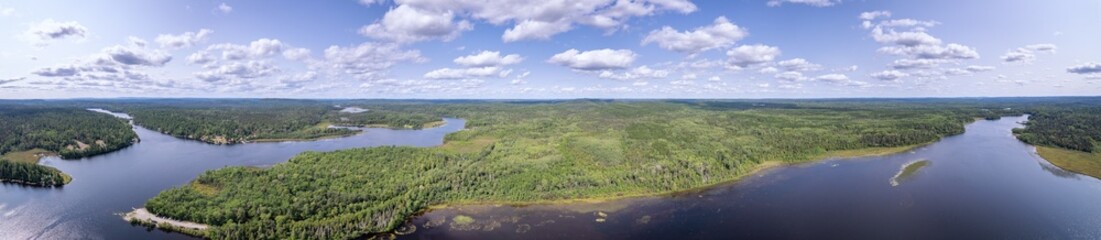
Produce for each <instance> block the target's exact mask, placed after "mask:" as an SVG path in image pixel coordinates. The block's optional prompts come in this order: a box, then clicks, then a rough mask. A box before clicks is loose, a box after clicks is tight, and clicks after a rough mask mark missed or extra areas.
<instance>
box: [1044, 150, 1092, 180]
mask: <svg viewBox="0 0 1101 240" xmlns="http://www.w3.org/2000/svg"><path fill="white" fill-rule="evenodd" d="M1026 144H1027V143H1026ZM1029 145H1030V146H1033V147H1034V148H1035V150H1034V153H1036V156H1037V157H1040V158H1041V159H1043V160H1044V161H1047V162H1048V163H1050V164H1051V165H1054V166H1056V167H1059V168H1061V169H1063V170H1067V171H1069V172H1073V173H1077V174H1080V175H1082V176H1087V177H1092V178H1095V179H1098V180H1101V153H1086V152H1079V151H1074V150H1068V149H1063V148H1058V147H1048V146H1040V145H1032V144H1029Z"/></svg>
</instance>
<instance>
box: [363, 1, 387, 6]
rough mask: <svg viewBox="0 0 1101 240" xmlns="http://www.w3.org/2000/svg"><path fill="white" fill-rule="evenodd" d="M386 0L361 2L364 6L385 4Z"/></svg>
mask: <svg viewBox="0 0 1101 240" xmlns="http://www.w3.org/2000/svg"><path fill="white" fill-rule="evenodd" d="M385 2H386V0H359V4H362V5H363V6H371V5H375V4H383V3H385Z"/></svg>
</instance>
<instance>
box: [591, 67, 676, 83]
mask: <svg viewBox="0 0 1101 240" xmlns="http://www.w3.org/2000/svg"><path fill="white" fill-rule="evenodd" d="M599 76H600V78H607V79H615V80H638V79H645V78H651V79H653V78H665V77H667V76H669V71H666V70H658V69H652V68H650V67H647V66H640V67H636V68H632V69H630V70H627V71H623V72H621V73H615V72H612V71H608V70H605V71H602V72H600V75H599Z"/></svg>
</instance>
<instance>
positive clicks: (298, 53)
mask: <svg viewBox="0 0 1101 240" xmlns="http://www.w3.org/2000/svg"><path fill="white" fill-rule="evenodd" d="M283 57H284V58H287V59H288V60H295V61H302V60H306V59H309V58H310V49H307V48H291V49H287V50H285V51H283Z"/></svg>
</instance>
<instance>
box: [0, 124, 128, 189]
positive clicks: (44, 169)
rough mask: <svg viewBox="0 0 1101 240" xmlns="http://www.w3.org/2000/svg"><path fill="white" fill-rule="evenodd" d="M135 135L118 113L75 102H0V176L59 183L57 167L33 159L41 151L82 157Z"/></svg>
mask: <svg viewBox="0 0 1101 240" xmlns="http://www.w3.org/2000/svg"><path fill="white" fill-rule="evenodd" d="M136 140H137V135H135V134H134V132H133V131H132V130H131V129H130V125H129V124H127V123H126V122H125V121H123V120H121V119H117V118H115V117H112V116H109V115H107V114H102V113H94V112H91V111H87V110H84V109H79V108H61V107H43V106H28V105H22V104H0V181H4V182H14V183H20V184H26V185H35V186H60V185H63V184H66V183H68V182H69V181H70V178H69V176H68V175H65V174H64V173H61V171H59V170H57V169H55V168H52V167H48V166H41V165H38V164H36V163H37V162H38V158H40V157H42V156H44V155H59V156H61V157H62V158H81V157H87V156H92V155H96V154H102V153H107V152H111V151H114V150H118V149H121V148H124V147H127V146H130V145H131V144H133V142H134V141H136Z"/></svg>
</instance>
